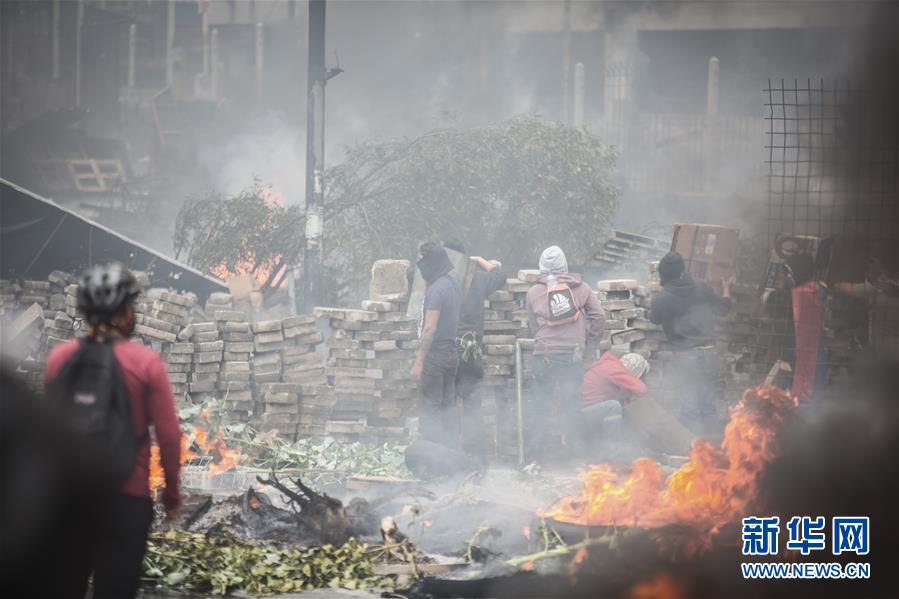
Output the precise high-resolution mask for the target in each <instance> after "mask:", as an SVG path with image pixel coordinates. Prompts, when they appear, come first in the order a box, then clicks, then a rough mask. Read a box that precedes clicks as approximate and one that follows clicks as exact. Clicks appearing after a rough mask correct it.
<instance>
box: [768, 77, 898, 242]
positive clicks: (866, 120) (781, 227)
mask: <svg viewBox="0 0 899 599" xmlns="http://www.w3.org/2000/svg"><path fill="white" fill-rule="evenodd" d="M765 93H766V96H767V102H766V104H765V107H766V112H767V116H766V121H767V125H768V127H767V132H766V133H767V138H768V144H767V146H766V151H767V155H768V159H767V161H766V162H767V165H768V190H767V191H768V198H769V202H768V224H769V234H770V235H771V237H772V240H773V238H774V236H776V235H778V234H782V233H791V234H795V235H811V236H816V237H827V236H833V235H865V236H875V237H895V236H897V234H899V211H897V201H896V200H897V177H896V167H897V156H899V140H897V139H896V137H895V136H894V135H892V134H891V133H890V132H891V131H892V130H894V129H895V126H894V125H895V124H894V123H893V122H892V120H891V119H894V118H895V116H894V113H895V109H894V108H891V107H888V106H885V105H884V102H886V101H888V99H889V98H890V95H889V94H881V93H878V92H877V91H876V90H863V89H858V88H855V87H853V86H852V85H851V83H850V82H849V81H845V80H834V81H824V80H823V79H820V80H817V81H813V80H811V79H805V80H799V79H793V80H785V79H781V80H779V81H773V80H769V82H768V87H767V89H765Z"/></svg>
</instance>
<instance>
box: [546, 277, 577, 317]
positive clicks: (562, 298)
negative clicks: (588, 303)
mask: <svg viewBox="0 0 899 599" xmlns="http://www.w3.org/2000/svg"><path fill="white" fill-rule="evenodd" d="M546 298H547V300H548V302H549V311H548V312H549V316H548V317H547V319H546V324H548V325H549V326H553V327H556V326H559V325H563V324H568V323H569V322H574V321H575V320H577V319H578V318H580V316H581V309H580V308H579V307H578V305H577V303H576V302H575V301H574V292H572V291H571V287H569V286H568V285H567V284H565V283H556V284H554V285H547V288H546Z"/></svg>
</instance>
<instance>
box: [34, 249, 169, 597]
mask: <svg viewBox="0 0 899 599" xmlns="http://www.w3.org/2000/svg"><path fill="white" fill-rule="evenodd" d="M139 293H140V287H139V286H138V284H137V281H136V280H135V278H134V276H133V275H132V274H131V273H130V272H129V271H128V270H127V269H126V268H125V267H123V266H122V265H121V264H117V263H112V264H108V265H100V266H94V267H92V268H91V269H89V270H88V271H87V272H86V273H85V275H84V277H83V278H82V280H81V284H80V286H79V288H78V310H79V311H80V312H81V313H82V315H83V317H84V320H85V321H86V322H87V325H88V333H87V336H86V337H84V338H83V339H73V340H70V341H68V342H66V343H64V344H60V345H57V346H55V347H54V348H53V349H52V350H51V351H50V354H49V355H48V356H47V365H46V369H45V372H44V381H45V384H46V387H47V395H48V399H49V401H50V404H51V407H52V408H53V409H54V410H56V411H57V412H58V413H59V414H60V416H61V418H62V419H63V420H64V421H65V423H66V425H67V426H68V427H69V428H70V430H71V432H72V434H73V435H75V436H76V437H78V438H80V439H82V445H83V446H84V447H85V448H86V450H87V451H88V453H89V454H90V456H91V457H92V458H93V463H94V464H95V465H96V468H97V469H98V470H99V473H98V474H99V475H100V481H101V482H99V483H98V484H99V485H101V487H102V488H100V489H98V496H99V498H100V499H99V500H98V502H97V505H96V506H95V508H96V509H94V510H91V512H90V513H88V514H85V515H84V516H85V520H86V522H88V523H89V527H90V532H89V534H87V537H86V538H85V539H84V547H83V551H81V552H79V553H78V554H77V555H72V556H71V561H72V564H70V566H71V568H70V569H71V570H72V572H73V574H72V575H71V580H70V581H67V582H68V586H69V588H70V589H71V595H70V596H72V597H83V596H84V594H85V590H86V587H87V581H88V578H89V576H90V574H91V573H92V572H93V580H94V591H93V597H94V599H104V598H115V599H122V598H127V597H134V596H135V595H136V594H137V590H138V585H139V581H140V574H141V567H142V562H143V555H144V552H145V550H146V541H147V534H148V532H149V529H150V525H151V523H152V519H153V503H152V499H151V498H150V489H149V465H150V435H149V430H148V427H149V425H150V424H152V425H153V427H154V430H155V436H156V440H157V442H158V444H159V449H160V458H161V462H162V467H163V469H164V470H165V491H164V492H163V494H162V500H163V503H164V504H165V509H166V516H167V518H169V519H173V518H175V517H177V515H178V512H179V510H180V506H181V496H180V489H179V475H180V460H179V458H180V452H181V430H180V424H179V422H178V416H177V413H176V411H175V402H174V399H173V397H172V390H171V385H170V384H169V378H168V373H167V372H166V368H165V365H164V363H163V361H162V358H161V357H160V356H159V355H158V354H156V353H155V352H154V351H152V350H151V349H149V348H147V347H145V346H143V345H142V344H140V343H136V342H132V341H130V340H129V339H128V337H130V335H131V334H132V332H133V330H134V324H135V313H134V299H135V298H136V297H137V296H138V294H139Z"/></svg>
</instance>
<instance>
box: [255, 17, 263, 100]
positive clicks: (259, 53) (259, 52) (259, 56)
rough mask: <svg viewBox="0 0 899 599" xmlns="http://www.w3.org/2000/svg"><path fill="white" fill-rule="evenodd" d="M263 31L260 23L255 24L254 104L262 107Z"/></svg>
mask: <svg viewBox="0 0 899 599" xmlns="http://www.w3.org/2000/svg"><path fill="white" fill-rule="evenodd" d="M264 34H265V29H264V27H263V26H262V23H256V104H257V106H261V105H262V71H263V68H264V59H265V55H264V52H265V38H264V37H263V36H264Z"/></svg>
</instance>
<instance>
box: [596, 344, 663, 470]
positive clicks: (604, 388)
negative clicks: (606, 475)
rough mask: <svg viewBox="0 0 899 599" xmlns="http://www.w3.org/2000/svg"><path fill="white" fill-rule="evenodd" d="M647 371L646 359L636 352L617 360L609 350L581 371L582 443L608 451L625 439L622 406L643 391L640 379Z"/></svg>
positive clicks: (643, 386) (642, 383)
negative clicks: (583, 372) (587, 368)
mask: <svg viewBox="0 0 899 599" xmlns="http://www.w3.org/2000/svg"><path fill="white" fill-rule="evenodd" d="M648 372H649V362H647V361H646V358H644V357H643V356H641V355H640V354H625V355H624V356H622V357H621V359H619V358H618V356H616V355H615V354H613V353H612V352H606V353H604V354H603V355H602V357H601V358H600V359H599V360H597V361H596V363H594V364H593V366H591V367H590V369H589V370H588V371H587V373H586V374H584V385H583V391H582V395H581V417H582V420H581V422H582V425H583V427H584V430H583V433H584V438H585V440H584V443H585V445H587V446H588V447H590V448H591V449H593V448H596V449H597V450H598V451H601V452H602V453H604V454H609V453H610V452H612V451H613V449H614V448H613V447H612V446H613V445H619V444H622V443H623V442H625V439H623V438H622V413H623V408H624V406H626V405H627V404H629V403H630V402H631V401H633V400H634V399H635V397H637V396H640V395H642V394H644V393H646V384H645V383H644V382H643V381H642V380H641V379H642V378H643V377H644V376H645V375H646V374H647V373H648ZM603 457H604V458H607V457H609V456H608V455H604V456H603ZM594 461H595V460H594Z"/></svg>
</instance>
